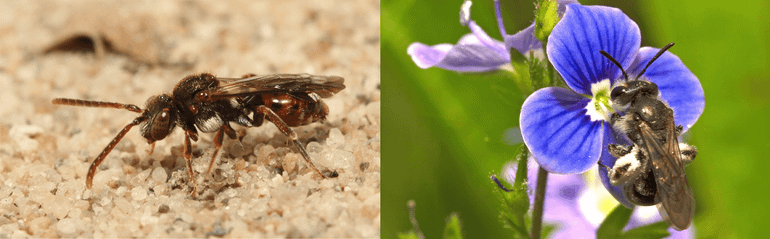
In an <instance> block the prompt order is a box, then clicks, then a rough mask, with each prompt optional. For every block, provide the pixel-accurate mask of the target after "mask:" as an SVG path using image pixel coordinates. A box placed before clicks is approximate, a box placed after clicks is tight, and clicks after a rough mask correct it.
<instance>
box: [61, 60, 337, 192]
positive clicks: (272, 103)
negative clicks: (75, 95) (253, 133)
mask: <svg viewBox="0 0 770 239" xmlns="http://www.w3.org/2000/svg"><path fill="white" fill-rule="evenodd" d="M343 89H345V85H344V79H343V78H342V77H339V76H316V75H309V74H274V75H263V76H256V75H246V76H244V77H243V78H221V77H215V76H214V75H211V74H207V73H203V74H199V75H190V76H187V77H185V78H184V79H182V80H181V81H180V82H179V83H178V84H177V85H176V86H175V87H174V90H173V91H172V92H171V94H170V95H169V94H162V95H157V96H153V97H150V99H148V100H147V102H146V103H145V105H146V109H144V110H143V109H141V108H139V107H138V106H136V105H133V104H121V103H114V102H101V101H90V100H78V99H64V98H56V99H53V100H52V101H51V103H53V104H59V105H73V106H84V107H101V108H118V109H126V110H129V111H133V112H137V113H141V115H140V116H139V117H136V119H134V120H133V121H132V122H131V123H129V124H128V125H126V127H124V128H123V130H121V131H120V132H119V133H118V135H117V136H115V138H114V139H113V140H112V142H110V143H109V144H108V145H107V147H105V148H104V150H103V151H102V153H101V154H99V156H97V157H96V159H94V161H93V163H91V167H90V168H89V169H88V176H87V177H86V187H88V188H89V189H90V188H91V186H92V184H93V178H94V174H95V173H96V169H97V167H99V164H101V163H102V161H103V160H104V158H105V157H107V155H108V154H109V153H110V151H112V149H113V148H115V145H117V144H118V142H120V140H121V139H122V138H123V136H125V135H126V133H127V132H128V131H129V130H131V128H133V127H134V126H136V125H139V132H140V133H141V135H142V137H144V138H145V139H147V142H148V143H149V144H151V145H152V146H151V148H154V146H155V142H156V141H158V140H162V139H164V138H166V136H168V135H169V134H170V133H171V132H172V131H173V130H174V128H175V127H176V126H177V125H179V127H181V128H182V129H183V130H184V132H185V143H184V158H185V162H186V163H187V172H188V173H189V174H190V182H192V183H193V190H192V192H191V195H192V196H195V195H196V194H197V186H196V185H195V180H193V170H192V165H191V161H192V160H191V159H192V147H191V143H190V140H193V141H197V140H198V130H200V131H201V132H204V133H212V132H216V135H215V136H214V147H215V150H214V155H213V156H212V158H211V162H210V164H209V168H208V171H207V173H208V172H211V168H212V166H213V165H214V160H215V159H216V156H217V153H218V152H219V149H220V148H221V147H222V140H223V136H224V135H225V134H226V135H227V136H228V137H229V138H231V139H235V138H236V133H235V130H233V128H232V127H231V126H230V122H234V123H236V124H239V125H242V126H246V127H258V126H260V125H262V123H263V119H267V120H268V121H270V122H272V123H273V124H275V125H276V126H277V127H278V129H279V130H280V131H281V132H282V133H283V134H285V135H286V136H288V137H289V139H291V140H292V141H293V142H294V145H295V146H296V147H297V149H298V150H299V152H300V154H302V157H303V158H304V159H305V161H306V162H307V163H308V165H310V167H311V168H313V170H315V171H316V172H317V173H318V174H320V175H321V176H322V177H324V178H326V177H327V176H329V177H334V176H336V172H334V173H330V174H329V175H324V174H322V173H321V172H320V171H319V170H318V169H317V168H316V167H315V165H313V163H312V162H311V160H310V156H309V155H308V154H307V151H306V150H305V147H304V146H303V145H302V143H301V142H300V141H299V140H298V137H297V134H296V133H295V132H294V131H293V130H292V129H291V127H295V126H301V125H307V124H310V123H313V122H318V121H323V120H324V119H326V115H327V114H328V113H329V107H328V106H326V104H324V103H323V101H321V98H327V97H331V96H332V95H334V94H335V93H337V92H339V91H341V90H343ZM196 128H197V129H196ZM151 151H152V149H151Z"/></svg>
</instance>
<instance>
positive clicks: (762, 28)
mask: <svg viewBox="0 0 770 239" xmlns="http://www.w3.org/2000/svg"><path fill="white" fill-rule="evenodd" d="M581 3H583V4H584V5H607V6H613V7H617V8H620V9H621V10H623V12H625V13H626V14H627V15H629V17H631V19H633V20H634V21H636V22H637V24H639V27H640V28H641V33H642V46H655V47H661V46H663V45H665V44H666V43H668V42H676V43H677V44H676V46H675V47H673V48H672V49H671V52H673V53H674V54H676V55H677V56H679V57H680V58H681V59H682V61H683V62H684V63H685V65H687V67H689V68H690V70H691V71H692V72H693V73H695V75H696V76H698V78H699V79H700V81H701V84H702V85H703V88H704V91H705V93H706V109H705V112H704V114H703V115H702V116H701V118H700V119H699V121H698V122H697V123H696V124H695V125H694V127H693V128H692V129H691V130H690V133H691V139H690V141H689V142H690V143H691V144H693V145H695V146H696V147H698V150H699V152H698V158H697V159H696V162H695V163H693V164H692V165H691V166H690V167H688V168H687V173H688V179H689V182H690V185H691V186H692V188H693V190H694V192H695V198H696V201H697V204H696V207H697V211H696V214H695V224H694V225H695V227H696V228H697V236H698V237H699V238H726V237H730V238H733V237H734V238H758V237H764V236H766V231H767V218H768V217H770V210H769V209H770V208H769V207H768V203H767V202H768V201H770V200H768V196H767V195H768V189H767V187H768V183H770V180H768V173H767V172H768V170H770V159H768V158H769V156H768V155H769V154H768V148H770V128H768V125H770V111H768V108H769V107H768V106H770V64H769V63H770V59H769V58H770V13H768V12H770V2H768V1H740V0H736V1H703V0H698V1H696V0H683V1H667V0H643V1H642V0H638V1H587V0H586V1H581ZM461 4H462V1H461V0H454V1H445V0H435V1H416V0H395V1H394V0H385V1H382V5H381V6H382V15H381V17H382V20H381V21H382V25H381V29H382V30H381V31H382V42H383V44H382V91H383V93H384V94H383V98H384V100H383V102H384V104H383V109H382V112H383V114H382V115H383V116H382V117H383V126H382V127H383V138H384V139H383V152H382V158H383V163H382V165H383V174H382V181H383V183H382V187H383V189H382V191H383V196H382V207H383V209H384V210H382V218H381V219H382V228H383V230H382V237H383V238H395V237H396V236H397V235H398V233H400V232H407V231H408V230H410V229H411V225H410V224H409V220H408V211H407V207H406V203H407V201H408V200H409V199H414V200H415V201H416V202H417V219H418V221H419V223H420V228H421V229H422V231H423V232H424V233H425V235H426V237H428V238H441V237H442V230H443V227H444V224H445V220H446V218H447V217H448V216H449V214H450V213H451V212H459V214H460V218H461V219H462V221H463V227H464V228H463V231H464V233H465V235H466V236H467V237H468V238H506V237H509V234H510V233H509V231H508V230H507V229H503V228H502V224H501V223H500V221H499V220H498V214H499V213H498V212H497V207H498V205H499V202H498V200H497V198H496V197H495V196H494V194H493V192H492V190H493V189H494V188H493V187H492V185H491V182H490V180H489V176H490V175H491V174H492V173H499V172H500V170H501V169H502V166H503V164H504V163H505V162H507V161H509V160H510V159H511V158H512V157H513V153H514V150H515V148H514V147H511V146H507V145H505V144H504V143H503V142H502V140H501V138H502V135H503V132H504V130H506V129H508V128H511V127H517V126H518V115H519V109H520V107H521V103H522V102H523V101H524V97H523V96H522V95H521V93H520V92H519V91H518V89H517V88H516V86H515V85H514V83H513V82H512V81H511V80H509V79H508V78H506V77H505V76H504V75H502V74H491V75H490V74H486V75H478V74H458V73H455V72H450V71H445V70H441V69H437V68H431V69H427V70H423V69H420V68H418V67H417V66H416V65H415V64H414V63H413V62H412V60H411V58H410V57H409V56H408V55H407V54H406V49H407V46H408V45H409V44H410V43H412V42H416V41H419V42H423V43H425V44H428V45H434V44H439V43H452V44H454V43H456V42H457V40H458V39H459V38H460V37H461V36H462V35H464V34H466V33H469V30H468V29H467V28H466V27H463V26H461V25H460V24H459V14H458V13H459V10H460V5H461ZM502 5H503V10H504V11H503V12H504V13H503V14H504V15H505V17H506V19H505V24H506V28H507V31H508V32H509V33H514V32H516V31H518V30H521V29H523V28H525V27H526V26H527V25H529V23H531V21H532V19H533V18H534V17H533V16H534V15H533V12H534V9H535V8H534V3H533V2H531V1H523V0H517V1H503V3H502ZM471 16H472V19H474V20H475V21H476V22H477V23H478V24H479V25H480V26H481V27H482V28H484V30H485V31H486V32H487V33H488V34H490V35H491V36H492V37H493V38H496V39H502V38H501V36H500V34H499V32H498V30H497V24H496V22H495V18H494V6H493V5H492V0H488V1H481V0H476V1H474V4H473V8H472V14H471Z"/></svg>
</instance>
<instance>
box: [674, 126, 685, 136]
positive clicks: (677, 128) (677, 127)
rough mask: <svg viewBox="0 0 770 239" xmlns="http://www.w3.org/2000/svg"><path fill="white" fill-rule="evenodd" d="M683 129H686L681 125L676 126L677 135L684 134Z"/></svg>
mask: <svg viewBox="0 0 770 239" xmlns="http://www.w3.org/2000/svg"><path fill="white" fill-rule="evenodd" d="M682 130H684V127H682V126H681V125H677V126H676V137H679V135H681V134H682Z"/></svg>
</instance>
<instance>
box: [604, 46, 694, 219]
mask: <svg viewBox="0 0 770 239" xmlns="http://www.w3.org/2000/svg"><path fill="white" fill-rule="evenodd" d="M673 45H674V43H673V42H672V43H669V44H668V45H666V46H665V47H663V48H662V49H660V51H658V53H657V54H656V55H655V56H654V57H653V58H652V59H651V60H650V61H649V62H648V63H647V65H646V66H645V67H644V68H643V69H642V71H641V72H640V73H639V75H637V77H636V78H635V79H634V80H631V81H629V80H628V75H627V74H626V72H625V70H623V69H622V67H621V65H620V63H618V62H617V60H615V59H614V58H612V56H610V55H609V54H608V53H607V52H605V51H600V52H601V54H602V55H604V56H605V57H606V58H608V59H609V60H610V61H611V62H613V63H614V64H615V65H617V66H618V68H620V70H621V71H622V73H623V76H624V77H625V79H626V82H623V83H620V84H618V85H617V86H615V87H614V88H613V89H612V91H611V93H610V97H611V99H612V104H613V108H615V107H617V108H620V109H623V110H620V111H619V112H615V113H613V114H612V115H611V117H610V124H611V125H612V126H613V127H614V128H615V129H617V130H619V131H621V132H623V133H624V134H625V135H626V136H627V138H628V139H629V140H630V141H631V143H632V144H631V145H620V144H609V145H608V147H607V148H608V151H609V153H610V154H611V155H612V156H614V157H616V158H617V161H616V162H615V165H614V167H612V168H610V167H607V166H605V165H602V164H601V162H599V165H601V166H602V167H604V168H605V169H607V171H608V177H609V179H610V183H611V184H612V185H616V186H618V185H622V190H623V193H624V194H625V196H626V198H627V199H628V200H629V201H630V202H631V203H633V204H636V205H640V206H652V205H656V207H657V208H658V211H659V212H660V215H661V217H662V218H663V219H664V220H665V221H666V223H668V225H669V226H671V227H672V228H674V229H676V230H680V231H681V230H684V229H687V228H688V227H689V226H690V223H691V222H692V218H693V213H694V211H695V198H694V197H693V193H692V189H690V186H689V185H688V184H687V176H686V175H685V171H684V167H685V166H687V165H689V163H690V162H692V160H694V159H695V156H696V155H697V150H696V149H695V147H693V146H691V145H688V144H684V143H679V142H678V140H677V137H679V135H680V134H681V133H682V129H683V128H682V126H681V125H676V124H675V123H674V111H673V110H672V109H671V107H669V106H668V105H667V104H666V103H664V102H663V101H661V100H660V96H659V91H658V86H657V85H656V84H655V83H653V82H650V81H646V80H643V79H641V80H640V79H639V76H641V75H642V74H644V72H645V71H646V70H647V67H649V66H650V65H651V64H652V63H653V62H654V61H655V60H656V59H658V57H660V56H661V55H662V54H663V53H664V52H666V50H668V49H669V48H671V47H672V46H673ZM621 113H622V115H621Z"/></svg>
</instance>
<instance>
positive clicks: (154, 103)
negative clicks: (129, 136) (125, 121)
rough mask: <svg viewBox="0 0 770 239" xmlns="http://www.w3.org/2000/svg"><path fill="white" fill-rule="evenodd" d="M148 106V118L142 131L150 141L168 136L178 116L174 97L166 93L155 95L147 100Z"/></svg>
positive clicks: (141, 128)
mask: <svg viewBox="0 0 770 239" xmlns="http://www.w3.org/2000/svg"><path fill="white" fill-rule="evenodd" d="M146 107H147V111H145V112H146V113H145V114H147V120H146V121H144V122H143V123H142V126H141V127H140V133H141V134H142V136H143V137H144V138H146V139H147V141H148V142H149V143H152V142H155V141H158V140H161V139H164V138H166V136H168V134H169V133H171V131H172V130H173V129H174V127H175V126H176V121H177V117H178V115H177V110H176V107H174V104H173V99H172V98H171V97H170V96H169V95H166V94H163V95H158V96H153V97H151V98H150V99H148V100H147V103H146Z"/></svg>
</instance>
